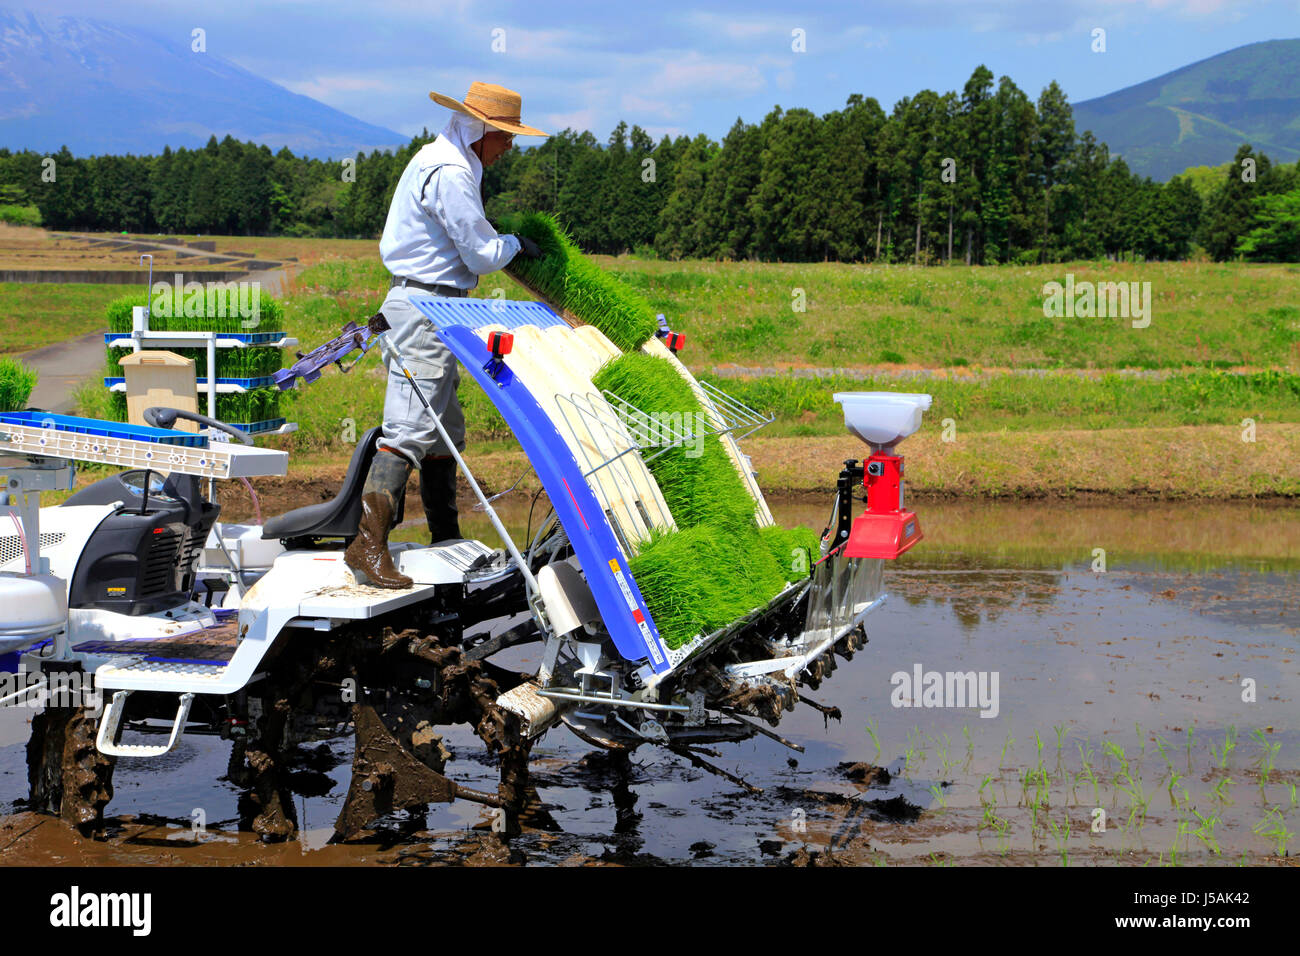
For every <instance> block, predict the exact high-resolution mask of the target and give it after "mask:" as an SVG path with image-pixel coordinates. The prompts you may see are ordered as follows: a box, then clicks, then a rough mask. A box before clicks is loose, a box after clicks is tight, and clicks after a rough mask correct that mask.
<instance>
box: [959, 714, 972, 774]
mask: <svg viewBox="0 0 1300 956" xmlns="http://www.w3.org/2000/svg"><path fill="white" fill-rule="evenodd" d="M961 735H962V737H964V738H965V740H966V763H965V764H964V765H963V769H964V770H966V771H967V772H969V771H970V765H971V762H972V761H974V759H975V743H974V741H973V740H971V736H970V727H968V726H966V725H965V724H963V725H962V728H961Z"/></svg>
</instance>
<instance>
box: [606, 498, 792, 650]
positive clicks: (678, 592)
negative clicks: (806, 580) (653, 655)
mask: <svg viewBox="0 0 1300 956" xmlns="http://www.w3.org/2000/svg"><path fill="white" fill-rule="evenodd" d="M628 565H629V567H630V569H631V571H632V576H633V577H634V578H635V579H636V583H637V587H638V588H640V590H641V596H642V597H643V598H644V599H645V602H646V607H647V608H648V609H649V611H650V616H651V617H652V618H653V619H654V622H655V626H656V627H657V628H658V629H659V636H660V637H661V638H662V639H663V641H664V643H665V644H667V645H668V647H670V648H673V649H676V648H678V647H681V646H682V645H683V644H687V643H689V642H690V641H691V640H692V639H693V638H694V637H695V636H696V635H697V634H708V633H710V632H712V631H716V630H717V629H718V628H721V627H726V626H727V625H728V624H730V623H731V622H733V621H735V620H736V619H737V618H739V617H742V616H743V615H745V614H747V613H749V612H750V611H752V610H753V609H754V608H757V607H761V606H762V605H764V604H766V603H767V602H768V601H770V600H771V599H772V597H773V596H775V595H776V594H777V593H778V592H779V591H780V590H781V588H782V587H783V585H784V581H783V579H782V574H781V571H780V568H779V567H778V566H777V563H776V561H775V559H774V558H773V557H772V554H771V552H770V551H768V550H767V549H766V548H763V547H762V546H761V545H759V544H758V529H757V528H755V527H754V525H753V523H752V522H751V523H750V524H748V525H741V526H736V525H728V524H724V523H720V522H709V523H706V524H701V525H697V526H695V527H694V528H687V529H685V530H682V531H667V532H665V531H661V532H659V533H657V534H654V535H652V536H651V537H650V539H649V540H647V541H645V542H644V543H643V544H642V545H641V547H640V549H639V550H638V551H637V553H636V555H634V556H633V557H632V558H631V560H630V561H629V562H628Z"/></svg>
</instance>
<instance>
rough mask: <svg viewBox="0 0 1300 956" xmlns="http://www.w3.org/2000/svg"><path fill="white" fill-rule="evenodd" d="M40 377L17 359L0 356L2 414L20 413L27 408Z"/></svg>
mask: <svg viewBox="0 0 1300 956" xmlns="http://www.w3.org/2000/svg"><path fill="white" fill-rule="evenodd" d="M39 377H40V376H39V375H38V374H37V371H36V369H34V368H28V367H27V366H26V365H24V364H23V363H22V362H20V361H18V359H16V358H10V357H9V356H7V355H6V356H0V412H20V411H22V410H23V409H24V408H26V407H27V400H28V399H29V398H31V397H32V389H34V388H35V387H36V380H37V379H38V378H39Z"/></svg>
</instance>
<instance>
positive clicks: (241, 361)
mask: <svg viewBox="0 0 1300 956" xmlns="http://www.w3.org/2000/svg"><path fill="white" fill-rule="evenodd" d="M148 301H149V299H148V296H147V295H146V294H145V293H144V292H137V293H132V294H129V295H124V296H122V297H121V298H118V299H114V300H113V301H112V302H110V303H109V304H108V307H107V310H106V312H107V318H108V328H109V331H110V332H129V331H131V310H132V308H133V307H134V306H137V305H145V304H146V303H147V302H148ZM258 308H259V316H258V324H257V327H256V328H245V327H244V324H243V323H244V321H245V320H244V319H243V317H241V316H240V315H238V314H237V313H234V314H232V312H233V310H230V309H228V310H227V314H226V315H224V316H221V315H210V316H209V315H205V316H202V317H196V316H177V315H172V316H164V315H160V314H158V313H157V312H153V313H151V314H150V316H149V329H150V331H154V332H207V331H213V332H280V331H281V329H282V326H283V323H284V310H283V308H282V307H281V305H280V303H279V302H277V301H276V300H275V299H274V298H272V297H271V296H270V295H268V294H267V293H266V292H265V291H263V292H261V297H260V299H259V302H258ZM168 351H171V352H175V353H176V354H177V355H180V356H181V357H183V358H191V359H193V360H194V376H195V378H207V377H208V367H207V366H208V350H207V349H206V348H205V347H198V348H176V349H169V350H168ZM107 352H108V371H107V373H106V374H107V375H108V376H109V377H115V378H120V377H122V375H123V372H122V365H121V360H122V357H123V356H124V355H127V354H128V353H129V352H130V349H121V348H110V349H108V350H107ZM216 362H217V377H218V378H264V377H266V376H268V375H272V374H274V373H275V372H277V371H279V370H280V369H281V368H282V367H283V366H284V356H283V355H282V354H281V350H280V349H277V348H271V347H268V346H253V347H250V348H242V349H217V350H216ZM199 391H200V392H202V391H203V390H202V389H200V390H199ZM280 395H281V392H280V390H279V389H277V388H258V389H253V390H252V391H250V392H246V393H233V394H222V395H218V396H217V414H216V417H217V418H218V419H219V420H220V421H223V422H230V423H232V424H244V425H248V424H252V423H254V422H259V421H265V420H266V419H269V418H280V417H282V416H281V414H280ZM199 405H200V408H203V405H204V402H203V400H202V399H200V402H199ZM109 410H110V413H111V415H112V417H113V418H114V419H115V420H117V421H126V398H125V396H123V395H122V394H121V393H114V397H113V399H112V401H111V403H110V407H109ZM204 411H205V412H206V409H204Z"/></svg>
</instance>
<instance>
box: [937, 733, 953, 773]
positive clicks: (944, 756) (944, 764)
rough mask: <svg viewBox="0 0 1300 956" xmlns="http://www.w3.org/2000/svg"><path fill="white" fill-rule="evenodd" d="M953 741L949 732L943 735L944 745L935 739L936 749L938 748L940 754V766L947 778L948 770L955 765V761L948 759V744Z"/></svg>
mask: <svg viewBox="0 0 1300 956" xmlns="http://www.w3.org/2000/svg"><path fill="white" fill-rule="evenodd" d="M951 743H952V741H951V740H949V738H948V735H947V734H944V735H943V744H942V745H939V741H937V740H936V741H935V744H936V750H937V753H938V756H939V767H940V769H941V770H942V772H943V776H944V778H945V779H947V777H948V771H950V770H951V769H952V768H953V766H954V764H953V761H951V760H949V759H948V746H949V745H950V744H951Z"/></svg>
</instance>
